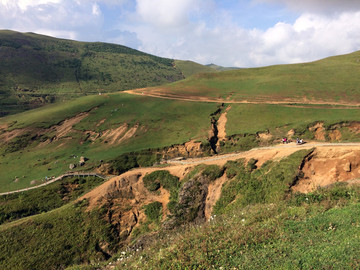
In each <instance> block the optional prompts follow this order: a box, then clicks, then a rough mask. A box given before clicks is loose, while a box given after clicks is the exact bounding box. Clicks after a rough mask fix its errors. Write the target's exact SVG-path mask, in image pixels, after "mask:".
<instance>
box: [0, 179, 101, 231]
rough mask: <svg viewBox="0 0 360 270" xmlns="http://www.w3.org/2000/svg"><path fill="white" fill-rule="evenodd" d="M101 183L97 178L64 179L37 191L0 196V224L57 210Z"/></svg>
mask: <svg viewBox="0 0 360 270" xmlns="http://www.w3.org/2000/svg"><path fill="white" fill-rule="evenodd" d="M102 182H103V179H101V178H97V177H84V178H77V177H74V178H65V179H64V180H62V181H57V182H55V183H52V184H50V185H47V186H44V187H41V188H38V189H33V190H29V191H25V192H20V193H15V194H11V195H5V196H0V224H2V223H4V222H9V221H13V220H16V219H20V218H23V217H27V216H32V215H36V214H40V213H43V212H48V211H50V210H53V209H56V208H59V207H61V206H63V205H65V204H67V203H69V202H71V201H73V200H75V199H76V198H78V197H79V196H80V195H82V194H84V193H86V192H88V191H90V190H91V189H92V188H94V187H95V186H98V185H100V184H101V183H102Z"/></svg>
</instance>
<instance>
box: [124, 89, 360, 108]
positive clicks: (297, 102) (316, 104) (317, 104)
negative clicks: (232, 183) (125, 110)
mask: <svg viewBox="0 0 360 270" xmlns="http://www.w3.org/2000/svg"><path fill="white" fill-rule="evenodd" d="M122 93H127V94H131V95H139V96H147V97H154V98H162V99H171V100H180V101H189V102H210V103H226V104H275V105H281V106H285V107H294V108H319V109H324V108H326V106H324V105H327V106H329V107H331V109H360V104H359V103H344V102H334V101H332V102H326V101H308V100H301V99H285V100H282V101H274V100H269V101H256V100H255V101H250V100H230V99H229V100H228V99H220V98H210V97H202V96H181V95H176V94H169V93H161V92H160V91H156V90H152V91H151V92H148V89H134V90H127V91H123V92H122ZM301 104H306V106H305V105H301ZM333 106H338V107H333Z"/></svg>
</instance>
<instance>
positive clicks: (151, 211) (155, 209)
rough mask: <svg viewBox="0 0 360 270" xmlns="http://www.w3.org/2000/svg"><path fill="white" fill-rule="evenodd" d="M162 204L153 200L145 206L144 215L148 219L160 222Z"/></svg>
mask: <svg viewBox="0 0 360 270" xmlns="http://www.w3.org/2000/svg"><path fill="white" fill-rule="evenodd" d="M161 210H162V204H161V203H160V202H153V203H150V204H148V205H146V206H145V215H146V217H147V218H148V219H149V220H150V221H155V222H160V219H161Z"/></svg>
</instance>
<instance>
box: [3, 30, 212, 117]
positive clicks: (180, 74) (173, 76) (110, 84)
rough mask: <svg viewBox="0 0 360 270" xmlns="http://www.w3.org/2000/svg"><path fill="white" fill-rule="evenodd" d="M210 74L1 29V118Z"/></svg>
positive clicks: (188, 65)
mask: <svg viewBox="0 0 360 270" xmlns="http://www.w3.org/2000/svg"><path fill="white" fill-rule="evenodd" d="M192 66H196V69H193V68H192ZM210 70H211V69H209V68H208V67H206V66H202V65H200V64H196V63H194V62H189V61H185V62H184V63H183V62H182V61H180V60H177V61H175V60H173V59H167V58H162V57H157V56H154V55H150V54H147V53H143V52H140V51H137V50H134V49H131V48H128V47H125V46H121V45H115V44H108V43H101V42H95V43H94V42H78V41H72V40H65V39H57V38H53V37H49V36H43V35H38V34H34V33H19V32H14V31H7V30H1V31H0V116H3V115H6V114H8V113H16V112H21V111H23V110H25V109H31V108H35V107H39V106H42V105H44V104H46V103H53V102H56V101H63V100H69V99H71V98H75V97H79V96H83V95H91V94H98V93H107V92H114V91H121V90H127V89H133V88H141V87H148V86H155V85H162V84H165V83H169V82H174V81H177V80H181V79H184V78H185V77H188V76H190V75H192V74H194V73H197V72H206V71H207V72H208V71H210Z"/></svg>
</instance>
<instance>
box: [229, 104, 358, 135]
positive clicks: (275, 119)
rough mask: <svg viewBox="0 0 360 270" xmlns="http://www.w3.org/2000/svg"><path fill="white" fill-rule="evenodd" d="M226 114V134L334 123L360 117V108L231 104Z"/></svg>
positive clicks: (274, 130)
mask: <svg viewBox="0 0 360 270" xmlns="http://www.w3.org/2000/svg"><path fill="white" fill-rule="evenodd" d="M227 118H228V122H227V126H226V128H227V135H234V134H241V133H251V134H253V133H256V132H260V131H263V132H264V131H270V132H273V133H275V132H276V129H277V128H279V127H286V129H287V130H290V129H298V130H304V129H306V128H307V127H308V126H309V125H310V124H314V123H315V122H324V124H325V126H329V125H332V124H335V123H341V122H351V121H358V120H359V119H360V108H353V109H349V108H341V107H332V108H329V107H323V108H322V107H317V108H312V107H307V106H304V107H303V108H298V107H296V106H293V107H292V106H281V105H272V104H231V109H230V110H229V112H228V113H227ZM249 123H251V125H249ZM284 135H286V134H284Z"/></svg>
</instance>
